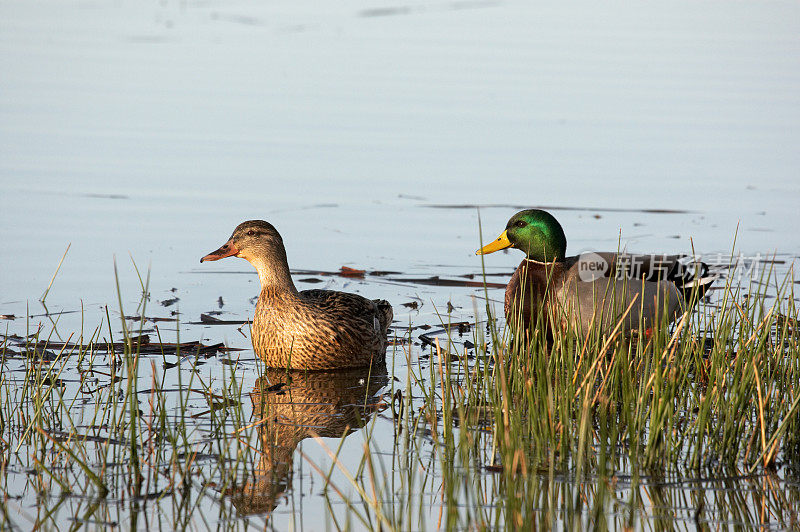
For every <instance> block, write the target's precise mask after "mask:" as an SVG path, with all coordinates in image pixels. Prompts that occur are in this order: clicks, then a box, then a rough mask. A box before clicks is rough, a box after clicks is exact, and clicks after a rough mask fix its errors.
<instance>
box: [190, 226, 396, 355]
mask: <svg viewBox="0 0 800 532" xmlns="http://www.w3.org/2000/svg"><path fill="white" fill-rule="evenodd" d="M234 255H235V256H237V257H241V258H243V259H245V260H246V261H248V262H249V263H250V264H252V265H253V266H254V267H255V269H256V270H257V271H258V277H259V279H260V280H261V294H260V295H259V297H258V304H257V305H256V310H255V313H254V315H253V325H252V327H251V334H250V336H251V337H252V340H253V350H255V353H256V354H257V355H258V356H259V357H260V358H261V359H262V360H263V361H264V363H265V364H266V365H267V366H269V367H273V368H291V369H305V370H330V369H340V368H355V367H363V366H368V365H370V363H371V362H372V361H373V360H374V361H376V362H377V361H380V360H382V359H383V357H384V355H385V353H386V330H387V328H388V327H389V324H390V323H391V322H392V306H391V305H390V304H389V303H388V302H386V301H384V300H382V299H375V300H370V299H366V298H363V297H361V296H359V295H356V294H348V293H345V292H336V291H333V290H304V291H302V292H298V291H297V288H295V286H294V283H293V282H292V277H291V275H290V274H289V264H288V263H287V261H286V249H285V248H284V247H283V239H281V235H279V234H278V231H276V230H275V228H274V227H273V226H272V225H271V224H269V223H267V222H264V221H262V220H250V221H248V222H243V223H241V224H239V226H238V227H237V228H236V229H235V230H234V231H233V234H232V235H231V237H230V239H229V240H228V241H227V242H226V243H225V244H224V245H223V246H222V247H221V248H219V249H218V250H216V251H214V252H211V253H209V254H208V255H206V256H205V257H203V258H202V259H200V262H203V261H207V260H219V259H223V258H225V257H230V256H234Z"/></svg>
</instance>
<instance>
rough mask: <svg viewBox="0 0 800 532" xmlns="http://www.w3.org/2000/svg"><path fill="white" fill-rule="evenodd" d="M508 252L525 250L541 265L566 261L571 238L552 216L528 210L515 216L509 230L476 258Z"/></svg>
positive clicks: (487, 245) (508, 226)
mask: <svg viewBox="0 0 800 532" xmlns="http://www.w3.org/2000/svg"><path fill="white" fill-rule="evenodd" d="M506 248H516V249H519V250H522V251H523V252H524V253H525V255H526V257H527V258H528V259H529V260H535V261H537V262H553V261H562V260H564V255H565V253H566V252H567V237H566V236H564V230H563V229H562V228H561V224H560V223H558V220H556V219H555V217H553V215H552V214H550V213H549V212H546V211H542V210H539V209H528V210H524V211H520V212H518V213H517V214H515V215H514V216H512V217H511V219H510V220H509V221H508V223H507V224H506V230H505V231H503V233H502V234H501V235H500V236H499V237H497V239H496V240H493V241H492V242H490V243H489V244H486V245H485V246H483V247H482V248H481V249H479V250H478V251H476V252H475V254H476V255H487V254H489V253H494V252H495V251H500V250H501V249H506Z"/></svg>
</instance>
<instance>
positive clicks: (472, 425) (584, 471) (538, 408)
mask: <svg viewBox="0 0 800 532" xmlns="http://www.w3.org/2000/svg"><path fill="white" fill-rule="evenodd" d="M735 278H736V276H735V275H734V272H733V271H730V272H728V274H727V279H728V281H727V282H726V283H725V285H724V286H722V287H720V288H719V289H717V290H715V291H714V293H713V295H712V296H711V297H710V298H708V299H707V300H705V301H703V302H700V303H699V304H697V305H692V306H690V307H689V308H692V309H693V310H692V311H691V312H687V313H685V314H684V315H683V316H682V317H680V319H678V320H677V321H676V322H675V323H674V324H670V323H669V320H668V318H667V316H666V314H664V315H663V316H664V317H663V318H662V322H661V323H655V324H653V325H654V326H653V327H652V328H650V329H648V330H638V331H634V332H633V333H631V334H627V335H626V334H622V333H621V331H622V330H623V327H622V326H620V327H612V328H611V329H610V330H609V329H606V330H604V331H597V330H590V331H587V332H586V333H585V334H583V335H581V334H575V332H574V331H570V330H556V331H553V330H552V329H551V328H550V327H549V324H551V323H553V321H552V320H551V319H550V318H551V317H549V316H546V315H544V314H543V313H539V315H538V316H537V317H536V322H535V323H533V324H532V325H531V327H530V329H529V332H530V334H520V333H519V329H517V330H514V327H513V325H509V326H504V325H503V324H502V323H501V322H500V321H499V320H497V319H496V318H495V317H494V314H493V309H492V308H491V306H489V305H487V307H486V313H487V316H488V317H487V320H486V322H482V323H481V322H477V321H476V323H475V326H474V328H473V331H474V336H473V339H472V342H470V345H474V346H475V347H474V349H469V348H468V347H465V345H466V344H465V343H464V342H458V341H456V339H455V338H454V334H455V333H451V331H455V330H456V328H455V327H453V326H451V325H452V324H450V323H448V317H447V316H443V317H442V323H443V326H444V331H446V332H447V334H446V335H445V337H443V338H440V339H438V340H437V342H436V343H435V345H433V346H431V347H429V348H428V349H429V356H430V363H429V364H428V365H427V367H425V366H423V365H421V364H419V363H418V362H417V363H415V361H414V360H413V358H412V355H411V354H410V351H409V352H408V353H407V357H408V360H407V363H408V368H409V371H408V374H407V379H408V380H407V382H406V384H405V388H404V389H403V388H400V389H398V390H396V391H394V392H393V393H394V394H395V397H396V398H397V399H398V403H399V405H400V406H399V407H398V408H395V409H393V412H394V418H395V426H396V434H397V436H396V450H395V453H394V455H396V456H399V457H402V458H401V459H400V460H399V461H393V463H392V469H393V470H394V471H399V473H398V474H397V475H396V476H399V477H400V478H401V480H402V482H401V484H400V489H397V486H396V485H394V486H393V487H394V490H393V493H394V496H393V498H392V499H390V501H388V502H387V503H386V504H387V505H389V506H390V507H393V508H395V512H394V514H391V515H392V521H391V524H392V528H394V529H404V528H407V527H409V526H411V527H419V528H425V526H423V525H428V527H429V528H435V529H439V528H445V529H449V530H463V529H485V528H495V527H499V528H509V529H541V528H545V529H547V528H552V527H555V528H559V527H562V526H563V527H565V528H577V529H582V528H586V527H592V528H599V529H604V528H621V527H636V526H646V525H645V523H644V522H645V521H650V524H651V525H653V526H655V527H667V528H669V527H672V526H674V525H675V522H676V520H687V521H689V522H693V523H694V524H695V525H696V526H703V523H709V522H718V521H715V520H720V521H724V522H734V523H738V524H739V525H742V526H753V525H756V524H762V525H763V524H764V523H773V524H775V525H776V526H783V527H792V526H797V524H798V522H800V504H799V503H798V501H799V500H800V497H798V495H800V493H798V490H797V489H796V485H794V484H792V483H791V482H787V480H786V479H787V477H791V476H792V475H796V474H797V471H798V466H799V465H800V454H798V434H800V431H799V430H798V429H800V408H798V404H799V403H800V390H798V386H800V349H799V348H798V337H797V334H796V330H795V329H794V324H796V323H797V321H796V320H797V306H796V299H795V294H794V292H793V278H792V275H791V271H790V272H789V274H788V275H787V276H786V277H784V278H779V277H778V276H777V274H775V273H774V272H772V271H769V272H767V273H766V274H765V275H762V276H761V278H760V279H754V280H753V281H755V282H752V283H749V284H747V285H744V286H742V285H738V284H735V283H734V282H733V280H734V279H735ZM745 292H746V293H745ZM487 300H488V298H487ZM632 309H633V307H631V308H629V309H627V310H632ZM620 310H626V309H620ZM623 314H624V312H623V313H618V314H617V315H618V316H623ZM477 315H478V312H477V311H476V316H477ZM621 319H624V317H623V318H621ZM567 321H569V320H567ZM510 322H511V323H512V324H513V320H510ZM515 333H517V334H515ZM380 480H381V479H379V478H378V479H374V478H373V479H370V480H369V482H370V483H380ZM793 486H794V487H793ZM725 490H729V491H728V492H726V491H725ZM742 492H746V493H749V494H750V495H749V496H739V495H737V494H738V493H742ZM709 493H715V494H716V495H715V496H714V497H713V498H709ZM725 493H727V495H725ZM720 494H722V495H720ZM398 499H399V500H398ZM398 508H400V509H402V511H398ZM757 508H761V510H760V512H761V513H759V511H756V509H757ZM765 508H769V510H766V512H767V513H766V514H765V513H764V512H765V510H764V509H765ZM384 515H385V514H384ZM759 516H760V517H759ZM754 519H755V520H754Z"/></svg>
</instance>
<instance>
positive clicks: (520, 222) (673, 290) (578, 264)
mask: <svg viewBox="0 0 800 532" xmlns="http://www.w3.org/2000/svg"><path fill="white" fill-rule="evenodd" d="M508 247H513V248H517V249H519V250H522V251H523V252H524V253H525V255H526V257H525V259H523V260H522V262H521V263H520V265H519V266H518V267H517V269H516V271H515V272H514V275H513V276H512V277H511V280H510V281H509V282H508V286H507V287H506V297H505V313H506V318H507V319H508V320H509V321H510V322H515V321H518V320H517V317H518V316H520V313H521V318H522V319H521V323H520V324H521V325H522V326H523V328H526V329H527V328H528V327H529V326H530V324H531V320H532V319H536V316H537V314H538V312H539V311H540V309H541V310H542V311H544V313H545V314H546V317H547V319H548V320H549V324H550V327H553V326H554V325H557V324H558V322H560V323H561V326H562V327H563V326H569V327H571V328H573V329H577V330H579V331H584V332H585V331H587V330H588V328H589V327H591V326H593V325H594V326H598V325H599V326H600V327H602V328H603V330H609V329H610V328H612V327H615V326H616V325H617V323H618V320H619V319H620V318H621V317H622V316H623V314H624V313H625V311H626V310H628V307H629V305H630V306H631V308H630V310H629V312H628V315H627V317H626V319H625V323H624V327H623V330H626V331H629V330H632V329H638V328H639V327H640V326H647V324H648V323H658V321H657V318H659V317H664V316H666V317H667V318H668V319H669V321H673V320H674V319H675V317H676V316H677V315H678V314H679V313H680V312H681V311H682V309H683V307H684V305H685V303H686V302H687V301H689V300H690V299H692V298H699V297H700V296H702V294H703V293H704V292H705V290H706V289H707V288H708V287H709V286H711V283H712V282H713V281H714V279H715V277H714V276H709V275H706V274H707V272H708V267H707V266H706V265H705V264H703V263H701V262H693V261H691V260H689V261H687V258H686V257H685V256H683V255H629V254H622V253H620V254H617V253H584V254H582V255H580V256H573V257H567V256H566V250H567V238H566V236H564V230H563V229H562V228H561V224H559V223H558V220H556V219H555V217H553V215H551V214H550V213H548V212H546V211H542V210H539V209H529V210H524V211H520V212H518V213H517V214H515V215H514V216H512V217H511V219H510V220H509V221H508V224H506V229H505V231H503V233H502V234H501V235H500V236H499V237H497V239H496V240H494V241H492V242H491V243H489V244H487V245H485V246H483V247H482V248H481V249H479V250H478V251H476V252H475V253H476V254H478V255H485V254H488V253H494V252H495V251H499V250H501V249H505V248H508ZM695 290H696V292H697V295H692V292H693V291H695ZM694 300H696V299H694ZM662 312H663V313H664V314H662Z"/></svg>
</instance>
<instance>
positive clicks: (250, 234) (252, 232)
mask: <svg viewBox="0 0 800 532" xmlns="http://www.w3.org/2000/svg"><path fill="white" fill-rule="evenodd" d="M254 234H256V232H255V231H253V230H252V229H250V230H249V231H248V232H247V236H253V235H254Z"/></svg>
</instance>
